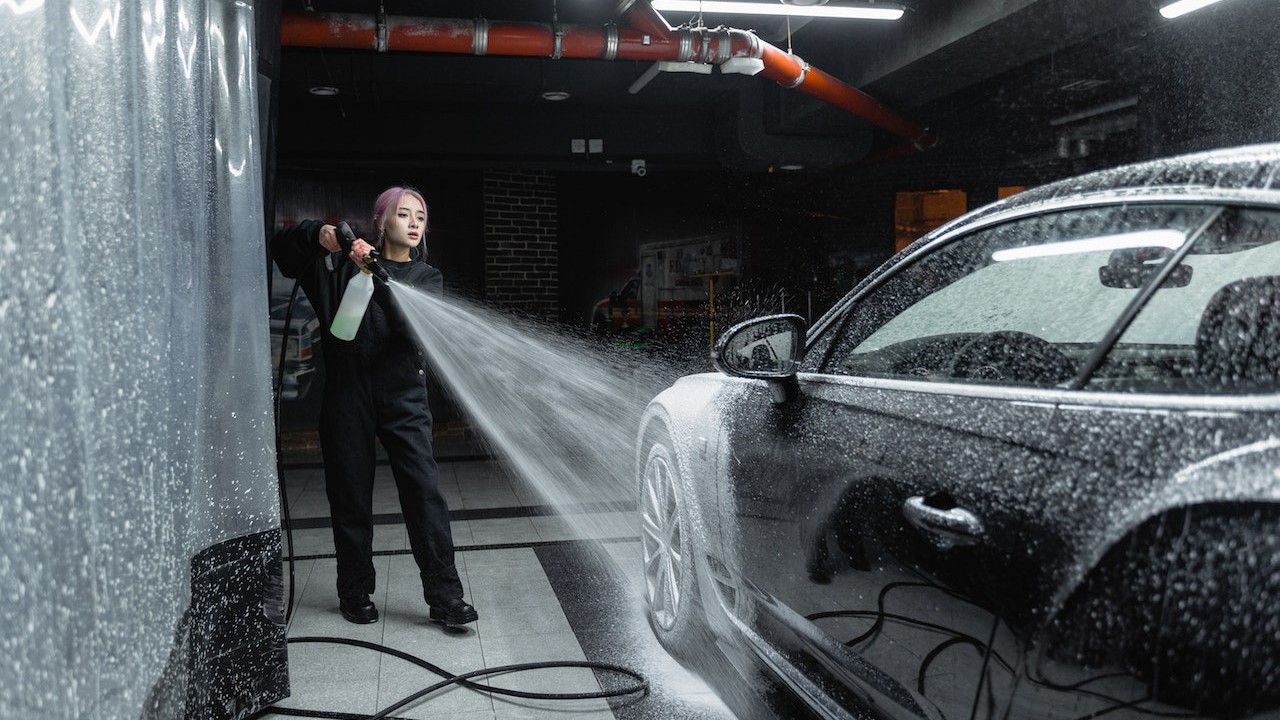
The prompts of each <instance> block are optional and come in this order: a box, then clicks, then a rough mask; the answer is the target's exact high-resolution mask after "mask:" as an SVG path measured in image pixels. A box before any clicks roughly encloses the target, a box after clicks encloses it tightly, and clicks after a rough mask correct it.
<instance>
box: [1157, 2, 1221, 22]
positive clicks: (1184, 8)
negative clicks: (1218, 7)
mask: <svg viewBox="0 0 1280 720" xmlns="http://www.w3.org/2000/svg"><path fill="white" fill-rule="evenodd" d="M1216 2H1218V0H1175V2H1171V3H1169V4H1168V5H1165V6H1163V7H1161V8H1160V14H1161V15H1163V16H1165V17H1167V18H1176V17H1181V16H1183V15H1186V14H1187V13H1189V12H1195V11H1196V10H1199V9H1200V8H1202V7H1208V6H1209V5H1212V4H1214V3H1216Z"/></svg>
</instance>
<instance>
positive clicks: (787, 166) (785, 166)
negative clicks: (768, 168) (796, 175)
mask: <svg viewBox="0 0 1280 720" xmlns="http://www.w3.org/2000/svg"><path fill="white" fill-rule="evenodd" d="M778 169H779V170H803V169H804V165H801V164H800V163H797V162H785V163H782V164H781V165H779V166H778Z"/></svg>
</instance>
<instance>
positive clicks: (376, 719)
mask: <svg viewBox="0 0 1280 720" xmlns="http://www.w3.org/2000/svg"><path fill="white" fill-rule="evenodd" d="M289 642H291V643H332V644H337V645H354V646H355V647H362V648H367V649H369V650H376V651H378V652H381V653H386V654H388V655H391V656H393V657H398V658H400V659H401V660H404V661H406V662H410V663H413V664H414V665H417V666H418V667H421V668H424V669H426V670H428V671H430V672H432V673H434V674H436V675H439V676H440V677H442V678H444V680H442V681H440V682H438V683H436V684H434V685H429V686H427V687H425V688H423V689H421V690H419V691H417V692H415V693H413V694H412V695H409V696H408V697H405V698H404V699H402V700H398V701H396V702H395V703H392V704H391V705H389V706H387V707H386V708H384V709H382V710H380V711H378V712H377V713H376V714H373V715H353V714H347V713H334V712H329V711H324V710H304V709H300V708H282V707H274V706H273V707H269V708H267V709H266V711H267V712H274V713H278V714H281V715H293V716H296V717H317V718H337V719H338V720H381V719H383V718H388V717H390V715H391V713H393V712H395V711H396V710H399V709H400V708H402V707H404V706H405V705H408V704H410V703H412V702H414V701H416V700H418V699H420V698H424V697H426V696H427V695H430V694H431V693H433V692H435V691H437V690H439V689H441V688H444V687H448V686H449V685H461V686H462V687H465V688H468V689H470V690H475V691H477V692H483V693H489V694H491V695H507V696H510V697H518V698H525V699H528V700H592V699H601V698H611V697H622V696H624V695H633V694H637V693H639V694H648V692H649V681H648V680H646V679H645V678H644V676H642V675H640V674H639V673H637V672H635V671H634V670H629V669H627V668H625V667H622V666H621V665H614V664H612V663H601V662H591V661H588V660H555V661H550V662H532V663H517V664H514V665H498V666H495V667H491V668H483V669H480V670H472V671H471V672H465V673H462V674H461V675H454V674H453V673H451V672H449V671H448V670H445V669H444V668H441V667H438V666H436V665H433V664H431V663H429V662H427V661H426V660H423V659H422V658H419V657H416V656H414V655H410V654H408V653H405V652H401V651H399V650H396V649H395V648H390V647H387V646H385V645H379V644H378V643H372V642H367V641H365V640H352V639H350V638H331V637H298V638H289ZM546 668H590V669H592V670H606V671H609V672H615V673H618V674H620V675H626V676H627V677H629V678H632V679H634V680H635V681H636V682H635V684H633V685H626V686H624V687H621V688H617V689H614V690H600V691H598V692H581V693H541V692H531V691H527V690H513V689H511V688H503V687H493V686H490V685H481V684H478V683H473V682H471V680H470V678H474V677H481V676H485V675H500V674H505V673H513V672H521V671H525V670H542V669H546Z"/></svg>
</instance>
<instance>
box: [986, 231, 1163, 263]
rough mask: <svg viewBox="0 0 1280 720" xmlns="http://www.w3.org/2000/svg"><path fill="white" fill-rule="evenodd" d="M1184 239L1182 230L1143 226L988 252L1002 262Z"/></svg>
mask: <svg viewBox="0 0 1280 720" xmlns="http://www.w3.org/2000/svg"><path fill="white" fill-rule="evenodd" d="M1186 241H1187V234H1186V233H1184V232H1182V231H1181V230H1144V231H1142V232H1133V233H1124V234H1122V235H1104V236H1103V237H1096V238H1088V239H1085V240H1064V241H1063V242H1055V243H1046V244H1044V245H1028V246H1027V247H1019V248H1009V249H1008V250H997V251H995V252H993V253H991V259H992V260H995V261H996V262H1005V261H1007V260H1026V259H1028V258H1037V257H1048V256H1050V255H1074V254H1076V253H1086V252H1097V251H1099V250H1125V249H1128V248H1144V247H1165V248H1169V249H1170V250H1175V249H1177V248H1179V247H1181V246H1182V243H1184V242H1186Z"/></svg>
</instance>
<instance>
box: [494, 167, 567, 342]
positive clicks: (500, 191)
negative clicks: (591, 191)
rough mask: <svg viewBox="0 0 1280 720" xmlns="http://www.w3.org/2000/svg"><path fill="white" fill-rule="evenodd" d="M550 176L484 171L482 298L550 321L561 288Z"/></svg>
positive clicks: (555, 308) (554, 316)
mask: <svg viewBox="0 0 1280 720" xmlns="http://www.w3.org/2000/svg"><path fill="white" fill-rule="evenodd" d="M556 198H557V192H556V182H555V177H554V176H552V175H551V174H549V173H538V172H486V173H485V175H484V242H485V261H484V265H485V267H484V278H485V299H486V300H488V301H489V302H491V303H494V304H495V305H498V306H501V307H507V308H515V309H519V310H521V311H524V312H528V313H529V314H531V315H534V316H537V317H541V318H544V319H548V320H554V319H555V318H556V317H557V315H558V303H559V292H560V269H559V247H560V240H559V229H558V214H559V213H558V208H557V199H556Z"/></svg>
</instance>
